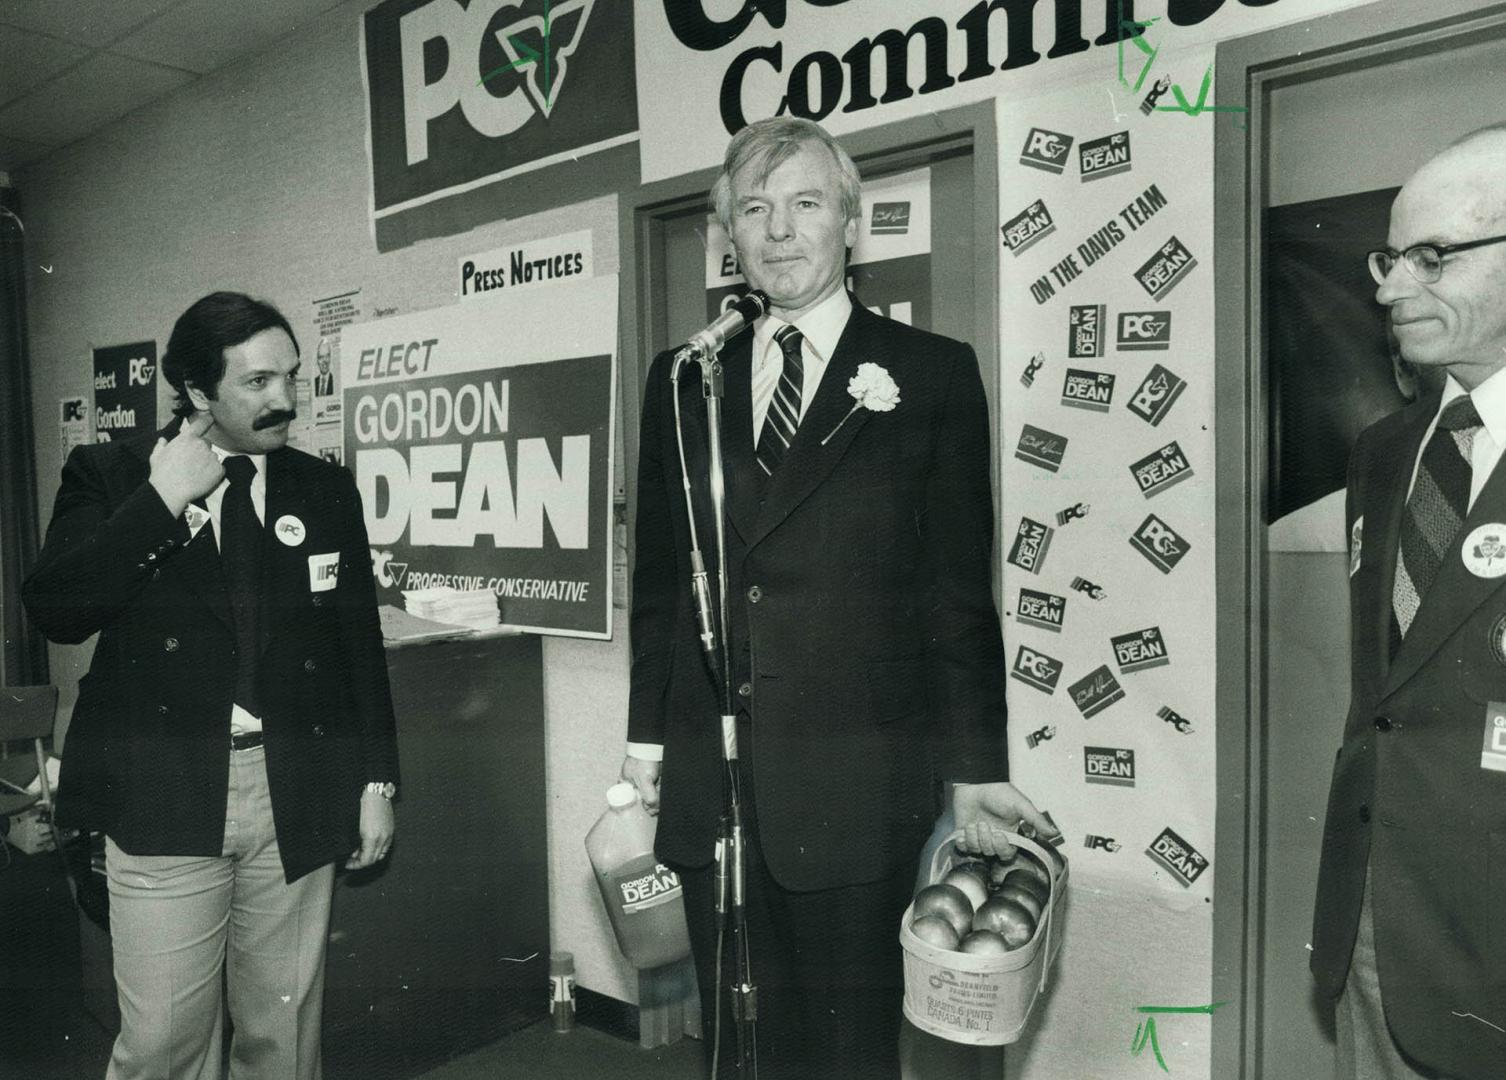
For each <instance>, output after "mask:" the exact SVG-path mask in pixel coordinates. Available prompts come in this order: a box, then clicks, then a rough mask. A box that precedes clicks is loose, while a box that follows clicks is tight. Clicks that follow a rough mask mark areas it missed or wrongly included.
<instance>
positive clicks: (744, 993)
mask: <svg viewBox="0 0 1506 1080" xmlns="http://www.w3.org/2000/svg"><path fill="white" fill-rule="evenodd" d="M709 344H710V346H711V347H708V343H704V342H699V341H693V342H692V343H691V344H689V345H686V346H684V347H683V348H681V349H680V351H679V352H677V353H676V354H675V357H674V362H673V365H672V367H671V368H670V380H671V382H672V383H673V388H672V389H673V396H674V402H675V439H676V441H677V442H678V443H679V450H680V471H681V475H682V477H683V478H684V486H685V509H686V514H687V518H688V520H689V523H690V546H691V552H690V559H691V571H692V580H691V589H692V592H693V593H694V595H695V600H696V619H697V623H698V625H699V630H700V638H701V646H702V649H703V650H704V652H705V654H706V660H707V663H708V665H709V666H710V668H711V672H712V674H713V676H715V677H716V678H717V681H718V683H719V686H718V689H719V692H720V704H721V727H722V761H723V763H724V765H725V769H724V771H723V774H722V802H723V811H722V818H721V827H720V832H719V836H718V839H717V845H716V921H717V941H718V948H720V945H721V938H722V933H723V932H724V930H725V928H726V926H727V922H728V918H727V917H728V915H729V914H730V915H731V927H732V954H733V975H732V984H731V986H730V988H729V991H730V995H731V999H732V1017H733V1020H734V1021H735V1022H736V1027H737V1069H738V1071H739V1073H742V1074H743V1075H748V1076H753V1077H756V1076H757V1073H758V1062H757V1052H756V1047H755V1044H754V1034H755V1031H756V1029H757V1022H758V988H757V987H756V986H755V985H754V984H753V968H752V963H751V958H750V955H749V951H748V914H747V905H746V891H745V889H746V883H747V852H746V849H745V847H744V839H743V803H742V774H741V764H740V761H739V758H738V752H737V709H736V706H735V704H734V700H735V698H734V694H733V689H732V680H733V678H734V674H733V667H732V646H731V641H732V635H731V627H730V620H729V618H728V615H727V526H726V522H727V516H726V503H727V485H726V468H725V464H724V461H723V458H722V398H723V397H724V392H723V378H722V376H723V372H722V362H721V358H720V356H719V355H718V353H719V350H720V348H721V342H720V341H712V342H710V343H709ZM691 361H694V362H696V363H697V364H699V365H700V368H701V394H702V396H703V397H704V398H705V400H706V435H707V445H708V453H709V459H710V460H709V467H708V476H707V481H708V486H709V488H710V493H711V520H712V521H713V522H714V524H715V537H716V593H717V596H716V605H715V609H716V615H717V627H716V629H713V626H712V605H711V595H710V588H709V586H708V583H707V580H706V578H707V574H706V565H705V561H704V559H703V558H702V556H701V550H700V542H699V539H698V537H697V535H696V524H695V508H694V506H693V504H692V501H691V494H690V471H689V469H688V468H687V467H686V463H685V443H684V439H683V437H682V434H681V425H680V373H681V371H682V370H683V368H684V367H685V365H686V364H687V363H689V362H691ZM718 629H719V630H720V633H719V634H718V633H717V632H716V631H717V630H718ZM729 879H730V880H729ZM729 892H730V896H729ZM720 968H721V965H720V961H719V960H718V964H717V970H718V971H720ZM714 1000H715V1001H716V1002H717V1012H718V1014H719V1013H720V1009H721V987H720V986H718V987H716V988H715V991H714ZM716 1031H717V1047H716V1049H715V1050H714V1051H713V1055H712V1059H713V1065H712V1069H713V1077H714V1076H715V1068H716V1058H717V1057H718V1055H719V1053H720V1041H721V1039H720V1036H721V1025H720V1018H719V1016H718V1022H717V1024H716Z"/></svg>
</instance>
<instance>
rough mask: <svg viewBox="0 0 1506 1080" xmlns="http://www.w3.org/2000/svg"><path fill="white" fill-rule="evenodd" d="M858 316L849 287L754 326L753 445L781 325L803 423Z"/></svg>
mask: <svg viewBox="0 0 1506 1080" xmlns="http://www.w3.org/2000/svg"><path fill="white" fill-rule="evenodd" d="M851 316H852V298H851V297H849V296H848V295H847V290H846V289H838V290H837V291H836V292H834V293H832V294H831V295H830V296H828V297H827V298H826V299H825V300H822V301H821V302H820V303H819V304H817V305H816V306H815V307H813V308H811V309H810V310H809V311H807V312H806V313H805V314H804V315H802V316H800V320H799V322H797V323H794V324H789V323H786V322H785V321H784V320H783V319H778V318H775V317H774V316H773V315H765V316H763V317H762V318H761V319H759V320H758V321H757V322H755V323H754V324H753V378H752V383H753V445H754V446H757V445H758V434H759V432H761V431H762V430H763V421H764V417H766V416H767V415H768V413H769V402H770V401H772V400H774V390H775V388H776V387H778V386H779V376H780V374H781V373H783V371H784V350H782V349H781V348H780V347H779V343H778V342H777V341H775V340H774V335H775V334H776V333H777V332H778V331H779V330H780V328H781V327H784V326H787V325H794V327H795V329H797V330H799V331H800V337H801V341H800V360H801V364H802V365H803V370H802V373H801V378H800V419H801V420H804V419H805V414H806V413H807V412H809V411H810V407H811V402H812V401H814V400H815V399H816V391H817V390H818V389H819V388H820V386H821V377H822V376H823V375H825V374H826V367H827V365H828V364H829V363H831V354H832V353H834V352H836V350H837V342H838V341H840V340H841V338H842V331H843V330H845V329H847V320H848V319H849V318H850V317H851ZM627 752H628V754H629V755H631V756H632V757H635V758H641V759H643V760H644V761H663V760H664V747H663V746H661V745H660V744H659V743H640V742H630V743H628V744H627Z"/></svg>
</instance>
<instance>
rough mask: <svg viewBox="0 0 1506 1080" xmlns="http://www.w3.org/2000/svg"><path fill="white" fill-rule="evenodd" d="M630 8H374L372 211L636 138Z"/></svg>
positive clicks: (486, 3)
mask: <svg viewBox="0 0 1506 1080" xmlns="http://www.w3.org/2000/svg"><path fill="white" fill-rule="evenodd" d="M632 7H633V5H631V4H625V3H622V2H621V0H468V2H462V0H384V2H382V3H379V4H377V5H376V6H375V7H373V8H372V9H371V10H370V11H368V12H366V14H365V15H364V16H363V18H362V26H361V56H362V73H363V74H364V76H365V82H366V103H367V123H368V133H369V139H368V145H369V147H370V155H371V199H372V214H373V217H374V218H376V219H380V218H383V217H386V216H387V215H390V214H396V213H400V212H402V211H406V210H410V209H413V208H415V207H418V206H421V205H423V204H425V203H429V202H432V201H434V200H437V199H440V198H443V197H446V196H450V195H456V194H459V193H461V192H463V191H468V190H471V189H472V188H476V187H480V186H481V185H483V184H486V183H490V182H493V181H496V180H501V179H504V178H506V177H509V176H514V175H519V174H522V173H526V172H531V171H533V170H536V169H540V168H543V167H545V166H549V165H553V164H556V163H560V162H570V161H572V160H574V159H576V158H579V157H582V156H584V155H587V154H591V153H595V152H597V151H601V150H606V149H608V148H610V147H614V146H620V145H623V144H627V143H631V142H632V141H633V140H635V139H636V138H637V131H638V99H637V91H636V85H635V82H634V79H633V18H632Z"/></svg>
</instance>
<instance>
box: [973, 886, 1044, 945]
mask: <svg viewBox="0 0 1506 1080" xmlns="http://www.w3.org/2000/svg"><path fill="white" fill-rule="evenodd" d="M973 929H974V930H992V931H993V932H994V933H996V934H999V935H1000V936H1002V937H1003V938H1004V943H1005V944H1006V945H1008V946H1009V947H1010V948H1011V949H1018V948H1019V947H1020V946H1021V945H1025V944H1027V943H1028V942H1029V941H1030V939H1031V938H1033V937H1034V936H1035V919H1034V918H1032V917H1031V915H1030V912H1029V911H1028V910H1026V909H1025V908H1023V907H1021V906H1020V905H1019V904H1017V903H1015V902H1014V901H1013V900H1008V899H1005V898H1004V897H1000V896H995V897H993V898H991V899H990V900H989V901H988V902H987V903H985V904H984V905H983V906H982V907H980V908H979V909H978V913H977V914H976V915H974V916H973Z"/></svg>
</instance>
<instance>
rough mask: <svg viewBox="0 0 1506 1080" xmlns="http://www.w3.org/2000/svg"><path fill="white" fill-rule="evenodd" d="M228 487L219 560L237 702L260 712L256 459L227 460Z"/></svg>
mask: <svg viewBox="0 0 1506 1080" xmlns="http://www.w3.org/2000/svg"><path fill="white" fill-rule="evenodd" d="M225 475H226V476H228V477H229V478H230V486H229V488H227V489H226V491H225V497H224V499H223V500H222V501H221V502H220V565H221V566H222V567H223V568H224V572H225V585H226V587H227V589H228V590H229V592H230V613H231V617H232V620H233V622H234V623H235V651H236V657H237V659H238V661H239V663H238V665H237V667H236V675H235V703H236V704H237V705H239V706H240V707H241V708H243V709H245V710H246V711H247V712H248V713H250V714H251V715H252V716H260V715H261V710H260V703H259V702H258V700H257V699H258V696H259V695H258V693H257V680H256V666H257V661H258V659H259V653H260V651H261V642H260V637H261V625H260V620H261V607H260V600H261V579H262V527H261V521H260V519H259V518H257V516H256V507H255V506H254V505H253V504H252V502H251V481H252V480H253V479H254V478H255V476H256V463H255V462H254V461H252V460H251V459H250V458H248V457H246V456H244V455H236V456H234V457H227V458H226V459H225Z"/></svg>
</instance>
